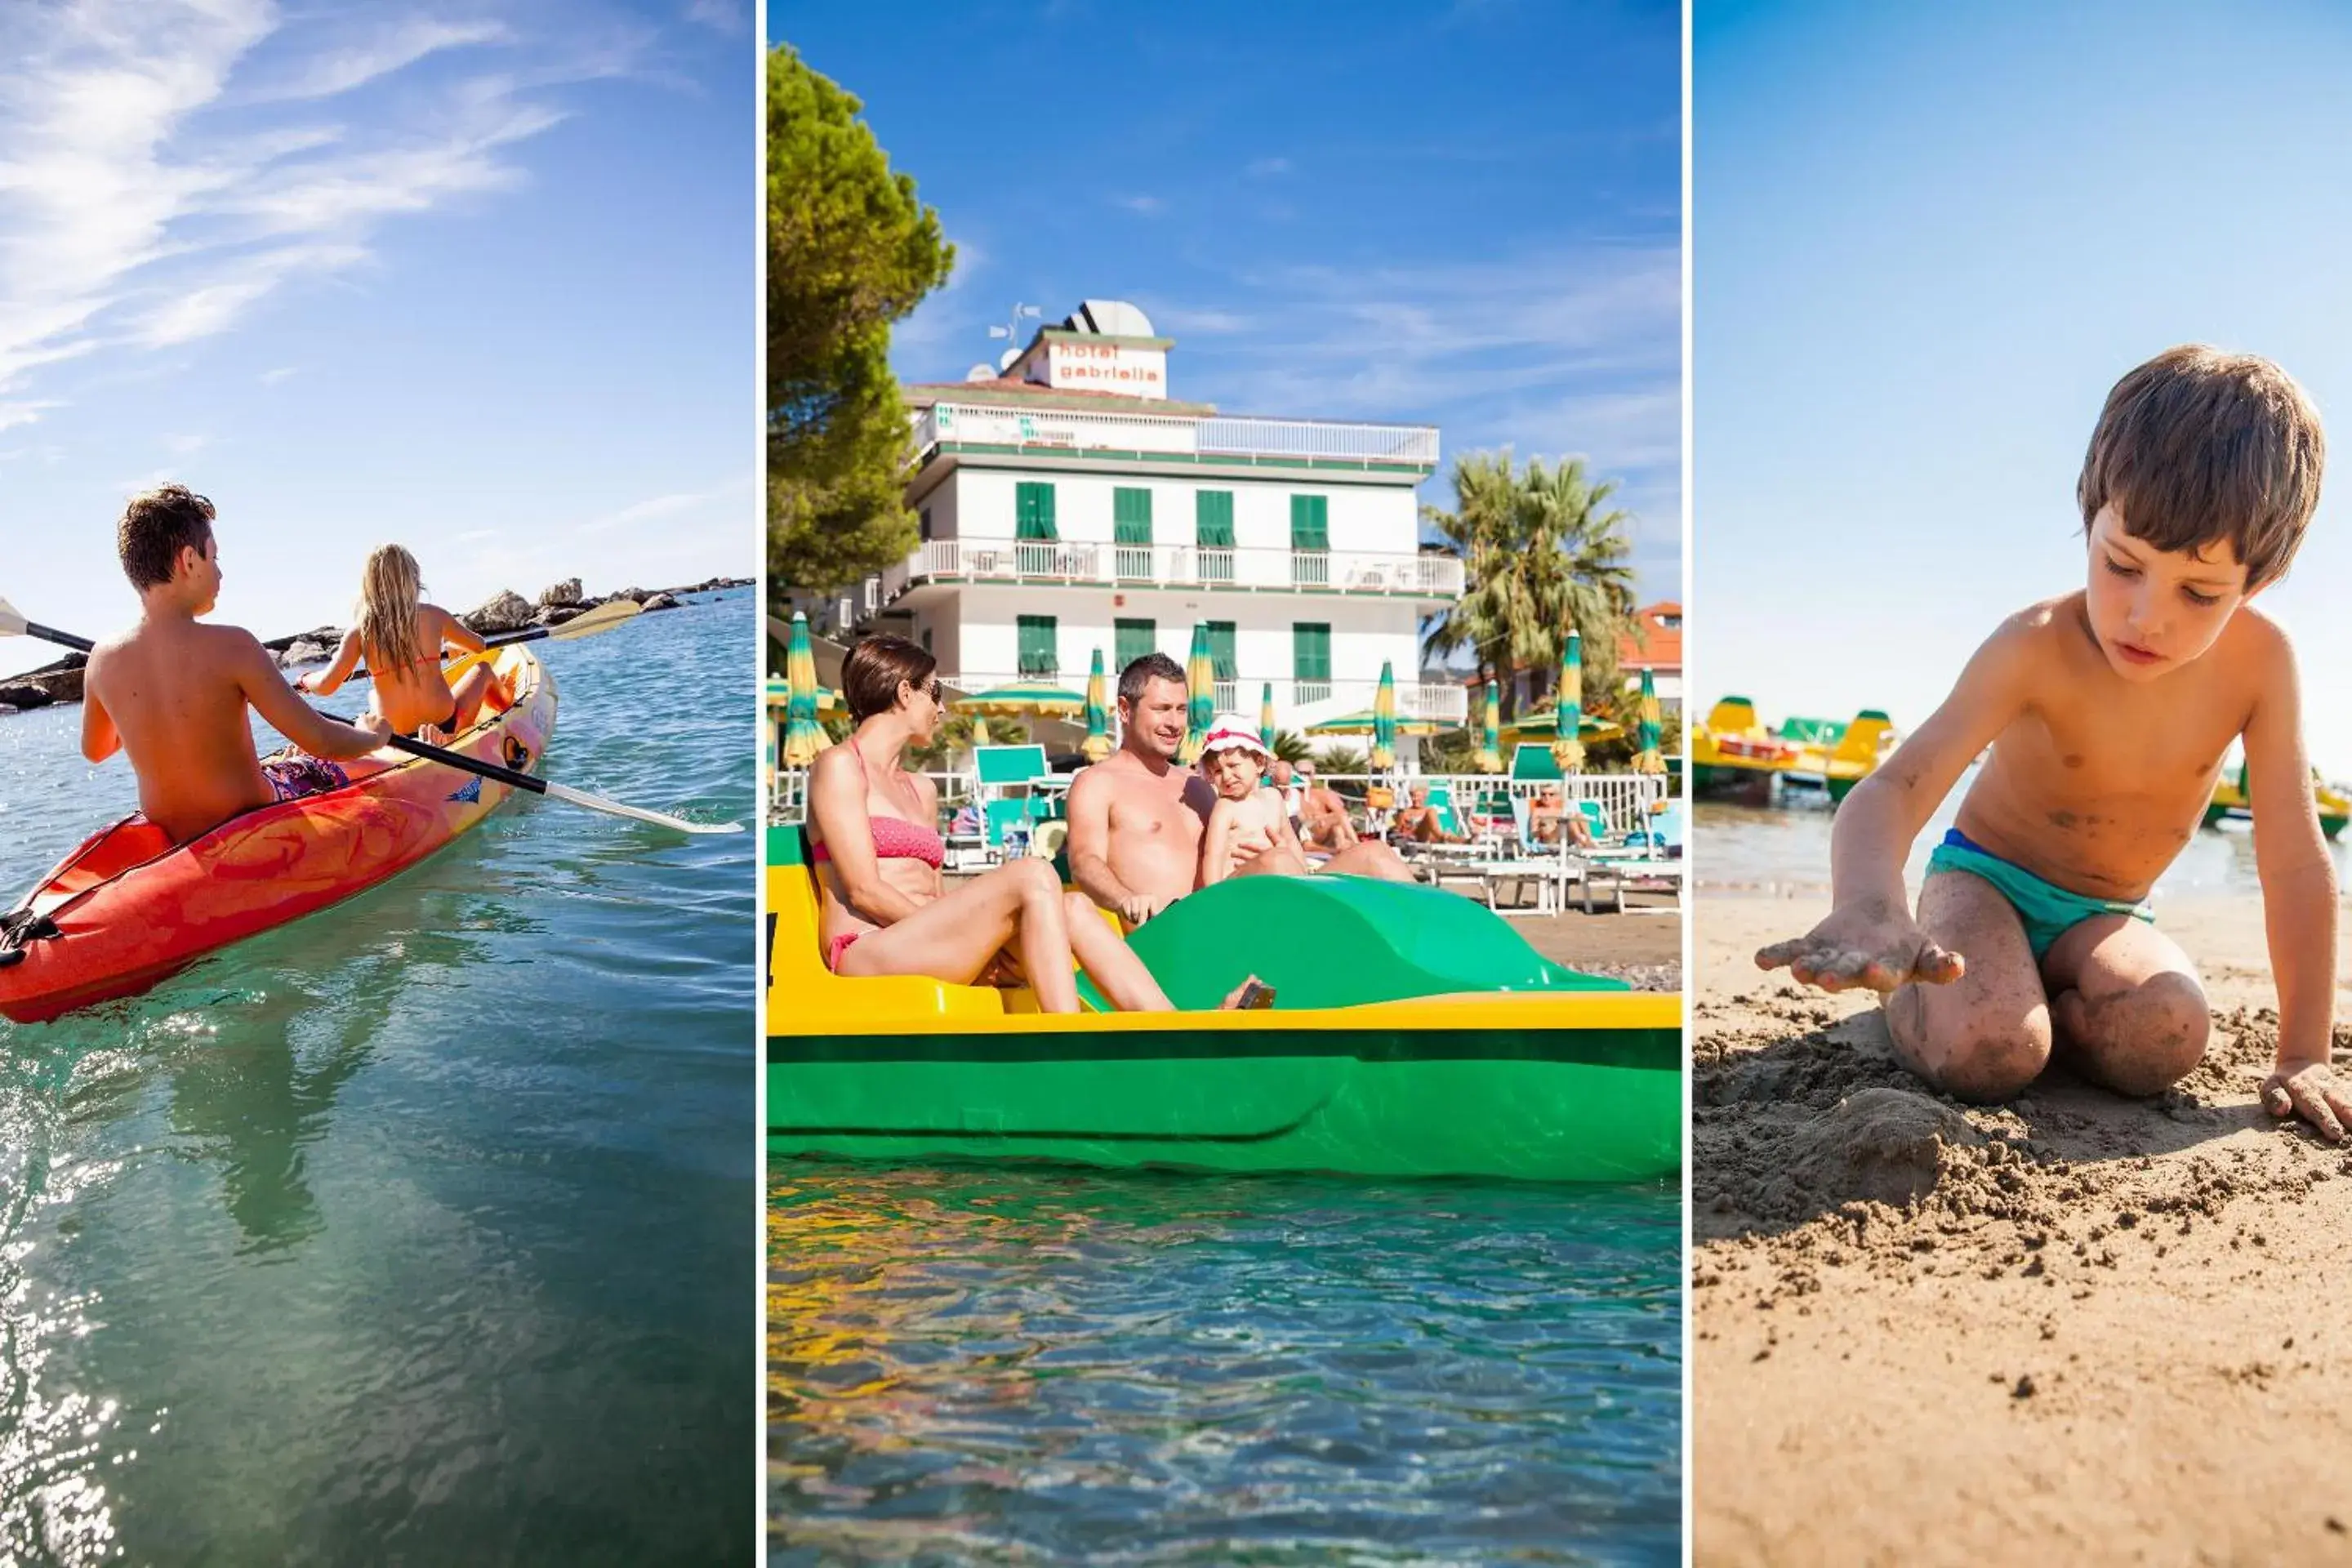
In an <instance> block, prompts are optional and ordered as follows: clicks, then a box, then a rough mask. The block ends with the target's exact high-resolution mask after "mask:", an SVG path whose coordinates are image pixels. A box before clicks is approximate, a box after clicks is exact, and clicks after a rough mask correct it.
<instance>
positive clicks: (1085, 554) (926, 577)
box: [862, 539, 1465, 608]
mask: <svg viewBox="0 0 2352 1568" xmlns="http://www.w3.org/2000/svg"><path fill="white" fill-rule="evenodd" d="M1464 581H1465V579H1464V576H1463V567H1462V563H1461V562H1460V561H1458V560H1456V559H1454V557H1453V556H1451V555H1425V554H1423V553H1421V552H1403V551H1379V550H1288V549H1270V548H1265V547H1260V546H1255V545H1249V546H1228V547H1224V548H1216V547H1207V548H1204V547H1202V546H1201V545H1197V544H1117V543H1112V542H1108V541H1103V540H1060V539H932V540H926V541H925V542H923V543H921V544H919V545H918V546H917V547H916V549H915V551H914V552H913V553H912V554H910V555H908V557H907V559H906V560H904V561H902V562H899V563H897V564H896V565H892V566H888V567H886V568H884V570H883V572H882V574H881V578H880V580H879V582H878V583H877V584H876V586H875V594H876V595H877V597H876V599H875V601H874V602H875V603H876V604H885V605H887V604H888V603H890V602H891V601H892V600H894V599H896V598H898V596H899V595H901V594H904V593H905V592H906V591H907V590H908V589H909V588H912V587H916V586H918V585H919V584H925V583H1034V584H1060V585H1063V586H1068V585H1070V584H1091V585H1093V586H1097V587H1105V588H1189V589H1197V590H1202V591H1209V592H1214V591H1216V590H1219V589H1234V590H1247V591H1250V592H1254V593H1263V592H1266V591H1269V590H1271V591H1276V592H1279V591H1281V590H1284V589H1298V590H1301V591H1303V592H1313V593H1318V594H1324V593H1338V594H1365V595H1380V596H1385V597H1391V598H1400V597H1401V598H1410V599H1439V600H1445V601H1448V602H1451V601H1453V600H1454V599H1458V598H1460V597H1461V596H1462V592H1463V585H1464ZM862 607H866V608H870V607H871V606H870V605H867V606H862Z"/></svg>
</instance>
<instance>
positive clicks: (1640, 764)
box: [1633, 669, 1666, 773]
mask: <svg viewBox="0 0 2352 1568" xmlns="http://www.w3.org/2000/svg"><path fill="white" fill-rule="evenodd" d="M1635 712H1636V713H1638V714H1639V715H1640V718H1639V719H1638V721H1636V722H1635V724H1634V726H1633V736H1634V741H1633V743H1634V745H1635V747H1636V748H1637V750H1636V752H1635V753H1634V756H1633V771H1634V772H1635V773H1664V772H1665V771H1666V761H1665V759H1664V757H1662V756H1660V755H1659V754H1658V737H1659V735H1660V734H1661V733H1662V732H1663V731H1664V728H1665V726H1664V724H1662V723H1661V722H1660V721H1659V720H1658V685H1657V682H1656V681H1655V680H1654V679H1651V676H1650V672H1649V671H1648V670H1646V669H1644V670H1643V671H1642V702H1641V706H1640V707H1639V708H1637V709H1636V710H1635Z"/></svg>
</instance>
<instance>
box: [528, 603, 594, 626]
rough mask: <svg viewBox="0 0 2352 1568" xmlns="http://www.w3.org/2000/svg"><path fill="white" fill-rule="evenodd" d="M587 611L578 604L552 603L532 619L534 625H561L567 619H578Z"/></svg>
mask: <svg viewBox="0 0 2352 1568" xmlns="http://www.w3.org/2000/svg"><path fill="white" fill-rule="evenodd" d="M586 613H587V612H585V611H583V609H581V607H580V606H579V605H548V606H547V607H546V608H545V609H543V610H541V611H540V612H539V614H537V615H535V616H531V618H530V619H531V624H532V625H534V626H562V624H563V623H564V622H566V621H570V620H577V619H578V618H579V617H580V616H583V615H584V614H586Z"/></svg>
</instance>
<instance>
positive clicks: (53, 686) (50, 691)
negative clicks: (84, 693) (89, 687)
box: [10, 655, 87, 708]
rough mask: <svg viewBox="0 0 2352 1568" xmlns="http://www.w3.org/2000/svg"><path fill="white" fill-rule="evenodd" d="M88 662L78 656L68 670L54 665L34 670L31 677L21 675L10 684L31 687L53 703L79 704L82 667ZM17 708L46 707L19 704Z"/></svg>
mask: <svg viewBox="0 0 2352 1568" xmlns="http://www.w3.org/2000/svg"><path fill="white" fill-rule="evenodd" d="M86 662H87V661H86V660H84V659H83V658H80V657H79V655H77V656H76V658H75V659H74V662H73V663H72V664H71V665H70V666H68V667H67V668H58V665H54V664H53V665H50V666H49V667H48V668H45V669H37V670H34V671H33V672H32V673H31V674H29V675H20V676H18V677H17V678H16V679H15V680H14V681H12V682H10V684H11V685H12V686H17V687H30V688H31V689H34V690H36V691H38V692H41V693H44V694H45V695H46V696H47V698H48V700H49V701H51V702H79V701H80V700H81V677H82V666H83V664H84V663H86ZM11 700H13V699H11ZM16 706H17V707H19V708H23V707H26V706H45V704H26V703H24V702H17V703H16Z"/></svg>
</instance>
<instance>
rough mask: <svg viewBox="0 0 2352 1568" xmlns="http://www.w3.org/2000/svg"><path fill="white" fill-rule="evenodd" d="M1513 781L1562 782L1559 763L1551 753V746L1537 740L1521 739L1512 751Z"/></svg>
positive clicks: (1515, 782)
mask: <svg viewBox="0 0 2352 1568" xmlns="http://www.w3.org/2000/svg"><path fill="white" fill-rule="evenodd" d="M1511 782H1512V783H1513V784H1559V783H1560V782H1561V774H1560V771H1559V761H1558V759H1556V758H1555V757H1553V755H1552V754H1551V748H1550V747H1549V746H1548V745H1544V744H1542V743H1541V742H1536V741H1521V742H1519V743H1518V745H1517V747H1515V748H1514V749H1513V750H1512V752H1511Z"/></svg>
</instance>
